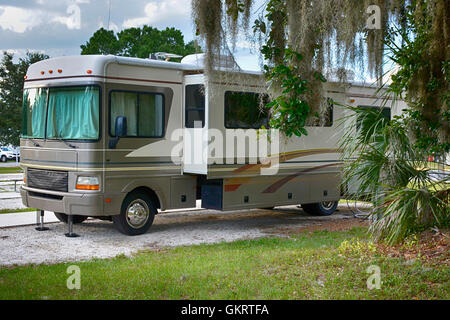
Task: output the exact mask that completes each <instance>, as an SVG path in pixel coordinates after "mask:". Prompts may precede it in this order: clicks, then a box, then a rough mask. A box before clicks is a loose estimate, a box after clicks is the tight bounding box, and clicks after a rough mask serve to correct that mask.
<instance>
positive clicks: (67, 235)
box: [65, 215, 79, 238]
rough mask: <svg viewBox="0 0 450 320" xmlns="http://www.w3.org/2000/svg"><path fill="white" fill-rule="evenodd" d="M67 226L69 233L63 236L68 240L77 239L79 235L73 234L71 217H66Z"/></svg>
mask: <svg viewBox="0 0 450 320" xmlns="http://www.w3.org/2000/svg"><path fill="white" fill-rule="evenodd" d="M67 225H68V226H69V233H66V234H65V236H66V237H68V238H78V237H79V235H78V234H76V233H73V216H71V215H68V216H67Z"/></svg>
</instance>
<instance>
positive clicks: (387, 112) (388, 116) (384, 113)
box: [356, 106, 391, 129]
mask: <svg viewBox="0 0 450 320" xmlns="http://www.w3.org/2000/svg"><path fill="white" fill-rule="evenodd" d="M358 108H361V109H364V108H372V109H376V110H379V111H381V114H382V116H383V118H384V119H385V120H387V121H391V108H386V107H383V108H381V107H378V106H358ZM362 122H363V119H362V118H361V117H358V119H357V124H356V128H357V129H359V128H360V127H361V123H362Z"/></svg>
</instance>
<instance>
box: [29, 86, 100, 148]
mask: <svg viewBox="0 0 450 320" xmlns="http://www.w3.org/2000/svg"><path fill="white" fill-rule="evenodd" d="M99 105H100V98H99V89H98V88H97V87H93V86H83V87H64V88H32V89H25V91H24V97H23V122H22V136H23V137H24V138H34V139H44V138H46V139H64V140H97V139H98V138H99V132H100V129H99V127H100V121H99V117H100V108H99Z"/></svg>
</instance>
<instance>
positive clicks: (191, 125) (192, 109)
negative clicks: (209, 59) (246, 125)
mask: <svg viewBox="0 0 450 320" xmlns="http://www.w3.org/2000/svg"><path fill="white" fill-rule="evenodd" d="M203 83H204V81H203V75H192V76H186V77H185V85H184V117H183V119H184V124H183V128H184V136H183V141H184V142H183V143H184V148H183V172H185V173H194V174H207V169H208V163H207V161H208V160H207V159H208V158H207V152H208V141H207V140H208V120H207V119H208V116H207V113H208V102H207V101H208V99H207V92H206V88H205V85H204V84H203Z"/></svg>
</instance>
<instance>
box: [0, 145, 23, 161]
mask: <svg viewBox="0 0 450 320" xmlns="http://www.w3.org/2000/svg"><path fill="white" fill-rule="evenodd" d="M16 153H17V151H15V150H14V149H12V148H8V147H0V161H1V162H6V161H8V160H14V159H16ZM17 156H18V157H20V154H17Z"/></svg>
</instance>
